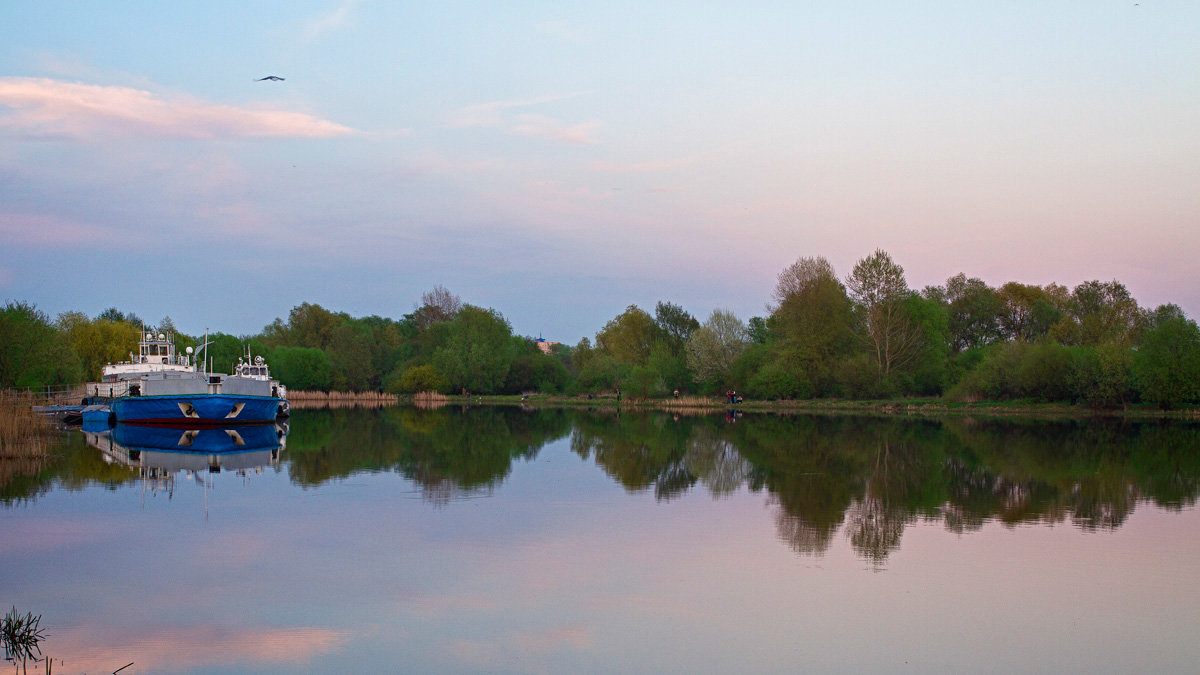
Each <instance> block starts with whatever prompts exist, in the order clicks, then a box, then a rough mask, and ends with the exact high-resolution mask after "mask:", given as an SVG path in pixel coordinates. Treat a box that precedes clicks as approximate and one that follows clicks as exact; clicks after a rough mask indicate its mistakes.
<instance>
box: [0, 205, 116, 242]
mask: <svg viewBox="0 0 1200 675" xmlns="http://www.w3.org/2000/svg"><path fill="white" fill-rule="evenodd" d="M0 238H3V239H4V241H6V242H9V243H11V244H26V245H34V246H44V245H54V246H81V247H95V246H96V245H97V244H99V245H104V244H105V243H108V242H113V241H114V240H115V239H116V238H117V233H116V232H114V231H113V230H111V229H110V228H106V227H101V226H99V225H91V224H87V223H79V222H75V221H72V220H67V219H65V218H59V217H57V216H48V215H40V214H20V213H5V212H3V211H0Z"/></svg>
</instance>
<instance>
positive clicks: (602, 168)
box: [592, 156, 699, 173]
mask: <svg viewBox="0 0 1200 675" xmlns="http://www.w3.org/2000/svg"><path fill="white" fill-rule="evenodd" d="M697 160H699V157H696V156H689V157H677V158H675V159H658V160H650V161H647V162H634V163H632V164H617V163H615V162H604V161H601V162H596V163H595V164H593V165H592V167H593V168H594V169H596V171H599V172H601V173H650V172H653V171H666V170H667V169H675V168H678V167H681V166H687V165H689V164H694V163H695V162H696V161H697Z"/></svg>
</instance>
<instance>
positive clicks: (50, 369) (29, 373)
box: [0, 302, 82, 389]
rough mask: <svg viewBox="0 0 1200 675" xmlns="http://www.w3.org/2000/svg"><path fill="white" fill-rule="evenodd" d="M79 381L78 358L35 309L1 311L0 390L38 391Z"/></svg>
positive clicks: (16, 305)
mask: <svg viewBox="0 0 1200 675" xmlns="http://www.w3.org/2000/svg"><path fill="white" fill-rule="evenodd" d="M81 378H82V366H81V365H80V362H79V357H78V356H76V355H75V352H74V350H72V349H71V346H70V345H69V344H68V342H67V341H66V340H64V339H63V336H62V334H61V333H60V332H59V331H58V330H56V329H55V328H54V326H53V325H51V323H50V320H49V318H48V317H47V316H46V315H45V314H44V313H42V312H41V311H39V310H38V309H37V307H36V306H34V305H32V304H26V303H23V302H9V303H7V304H6V305H5V306H4V307H3V309H0V387H20V388H30V389H41V388H43V387H46V386H55V385H66V384H77V383H78V382H79V381H80V379H81Z"/></svg>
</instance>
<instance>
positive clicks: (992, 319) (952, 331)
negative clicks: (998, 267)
mask: <svg viewBox="0 0 1200 675" xmlns="http://www.w3.org/2000/svg"><path fill="white" fill-rule="evenodd" d="M941 299H942V300H943V302H944V303H945V304H946V309H947V324H948V325H947V328H948V330H949V334H948V336H947V337H948V341H949V347H950V351H951V352H952V353H955V354H957V353H959V352H961V351H964V350H967V349H974V348H976V347H982V346H984V345H989V344H991V343H993V342H995V341H997V340H999V339H1000V337H1001V329H1000V315H1001V313H1002V312H1003V310H1004V303H1003V302H1002V301H1001V299H1000V294H999V293H998V292H997V291H996V290H995V289H993V288H992V287H990V286H988V285H987V284H986V283H985V282H984V281H983V280H982V279H975V278H967V275H965V274H962V273H959V274H956V275H954V276H952V277H950V278H949V279H947V280H946V286H945V288H944V291H943V295H942V298H941Z"/></svg>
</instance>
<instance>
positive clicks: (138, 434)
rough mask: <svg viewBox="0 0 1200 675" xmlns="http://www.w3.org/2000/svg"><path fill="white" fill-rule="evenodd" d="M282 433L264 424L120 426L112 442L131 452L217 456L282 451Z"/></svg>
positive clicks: (114, 428)
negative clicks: (231, 453)
mask: <svg viewBox="0 0 1200 675" xmlns="http://www.w3.org/2000/svg"><path fill="white" fill-rule="evenodd" d="M280 436H282V432H280V431H279V430H277V429H276V428H275V427H274V426H267V425H265V424H253V425H240V426H228V427H220V428H218V427H208V428H204V429H194V430H181V429H179V428H168V427H166V426H138V425H128V424H118V425H117V426H115V427H113V429H112V437H113V440H114V441H116V442H117V443H118V444H120V445H122V446H124V447H125V448H127V449H129V450H139V451H146V450H152V451H161V452H189V453H200V454H218V453H228V452H258V451H262V450H275V449H277V448H279V446H280V441H279V438H280Z"/></svg>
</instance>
